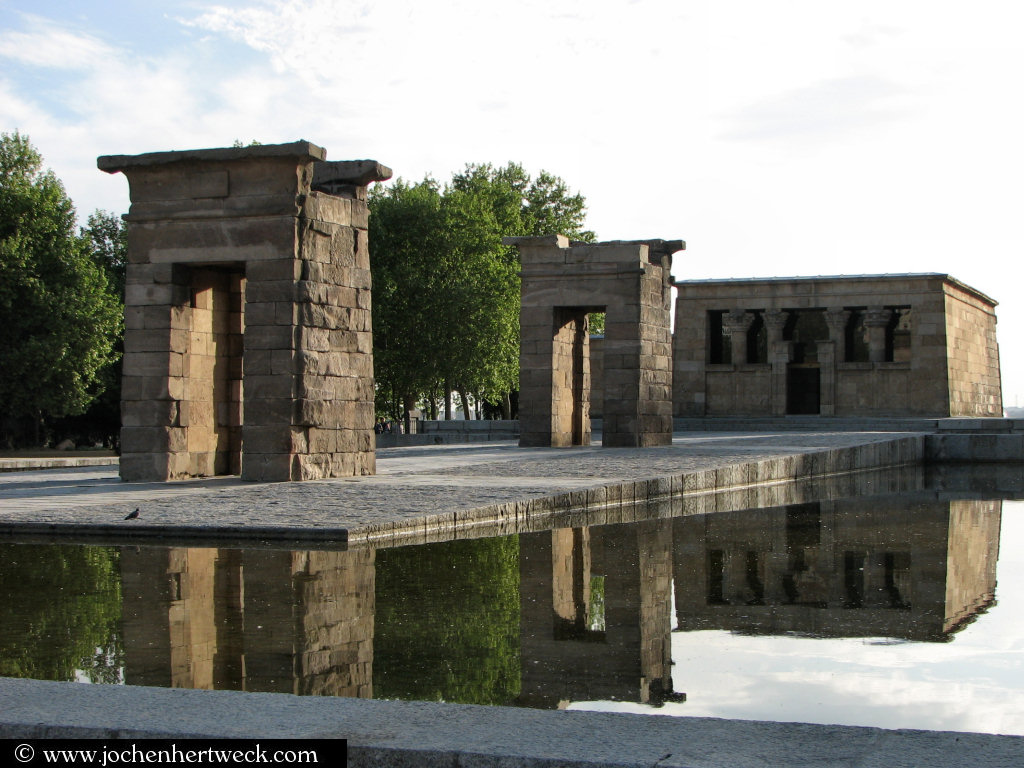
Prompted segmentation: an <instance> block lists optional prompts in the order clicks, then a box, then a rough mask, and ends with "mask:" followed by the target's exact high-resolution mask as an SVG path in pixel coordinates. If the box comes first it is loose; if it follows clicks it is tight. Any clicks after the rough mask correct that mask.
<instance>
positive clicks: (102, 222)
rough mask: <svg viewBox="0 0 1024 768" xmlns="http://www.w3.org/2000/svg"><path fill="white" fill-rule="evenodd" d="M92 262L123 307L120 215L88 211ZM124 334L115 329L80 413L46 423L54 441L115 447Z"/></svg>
mask: <svg viewBox="0 0 1024 768" xmlns="http://www.w3.org/2000/svg"><path fill="white" fill-rule="evenodd" d="M81 236H82V237H83V238H85V240H86V242H87V244H88V246H89V252H90V254H91V256H92V260H93V262H94V263H95V264H96V266H98V267H99V268H100V269H102V270H103V273H104V274H105V275H106V277H107V285H108V287H109V289H110V292H111V293H112V294H113V295H114V296H115V297H116V298H117V302H118V307H119V311H120V312H122V314H123V309H124V284H125V265H126V263H127V259H128V236H127V230H126V229H125V226H124V222H123V221H122V220H121V217H120V216H117V215H116V214H113V213H108V212H107V211H102V210H97V211H94V212H93V213H92V214H90V216H89V219H88V223H87V225H86V226H85V227H83V228H82V230H81ZM123 355H124V335H123V334H122V333H118V335H117V339H116V340H115V342H114V359H113V360H111V361H110V362H109V363H107V364H106V365H105V366H103V368H101V369H100V371H99V372H98V373H97V376H96V380H97V390H98V394H97V396H96V398H95V399H94V400H93V401H92V402H91V403H90V404H89V406H88V407H87V408H86V410H85V412H84V413H81V414H76V415H73V416H65V417H63V418H60V419H56V420H54V421H52V422H50V423H49V425H48V426H49V432H50V433H51V436H52V440H53V441H54V442H55V443H56V442H59V441H61V440H63V439H65V438H68V439H71V440H73V441H74V442H75V443H77V444H82V443H85V444H87V445H96V444H101V445H103V446H104V447H107V448H117V447H118V446H119V444H120V438H121V362H122V357H123Z"/></svg>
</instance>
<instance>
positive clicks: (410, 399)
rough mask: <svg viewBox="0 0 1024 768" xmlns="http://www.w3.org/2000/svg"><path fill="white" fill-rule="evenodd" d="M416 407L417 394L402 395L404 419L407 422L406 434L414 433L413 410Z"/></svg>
mask: <svg viewBox="0 0 1024 768" xmlns="http://www.w3.org/2000/svg"><path fill="white" fill-rule="evenodd" d="M415 408H416V395H404V396H403V397H402V420H403V421H404V422H405V434H407V435H409V434H412V415H411V414H412V411H413V410H415Z"/></svg>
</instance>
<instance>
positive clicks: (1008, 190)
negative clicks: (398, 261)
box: [0, 0, 1024, 406]
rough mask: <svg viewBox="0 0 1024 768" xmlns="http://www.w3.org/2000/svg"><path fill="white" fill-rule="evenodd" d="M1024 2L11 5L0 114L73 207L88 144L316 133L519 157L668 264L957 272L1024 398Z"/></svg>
mask: <svg viewBox="0 0 1024 768" xmlns="http://www.w3.org/2000/svg"><path fill="white" fill-rule="evenodd" d="M1022 28H1024V4H1021V3H1019V2H1014V1H1013V0H986V1H985V2H982V3H974V4H971V5H969V6H968V5H967V4H964V3H962V2H947V1H946V0H930V1H929V2H918V1H917V0H901V2H898V3H894V2H891V0H885V1H884V2H877V1H876V0H863V1H862V2H859V3H839V2H835V1H830V0H774V1H773V2H770V3H768V2H764V1H763V0H730V1H729V2H722V1H721V0H718V1H717V2H715V0H517V2H515V3H495V2H488V0H433V2H429V3H427V2H412V1H411V0H369V1H367V2H362V1H361V0H239V1H237V2H220V3H209V2H198V1H192V0H161V2H159V3H156V2H146V1H145V0H123V1H122V0H111V1H108V2H102V1H101V0H66V1H64V2H60V1H57V2H50V1H48V0H34V1H33V2H26V1H25V0H0V130H2V131H5V132H12V131H15V130H16V131H20V132H21V133H23V134H25V135H27V136H28V137H29V138H30V140H31V141H32V143H33V144H34V145H35V147H36V148H37V149H38V150H39V151H40V153H41V154H42V155H43V157H44V160H45V162H46V164H47V166H48V167H50V168H52V169H53V171H54V172H55V173H56V174H57V176H58V177H60V178H61V179H62V180H63V182H64V184H65V186H66V187H67V190H68V193H69V195H70V196H71V198H72V199H73V200H74V202H75V204H76V207H77V209H78V211H79V215H80V217H81V218H83V219H84V218H85V217H86V216H87V215H88V214H89V213H91V212H92V211H94V210H95V209H97V208H99V209H104V210H107V211H111V212H115V213H123V212H126V211H127V209H128V205H129V201H128V184H127V181H126V180H125V179H124V177H123V176H121V175H114V176H110V175H107V174H104V173H102V172H100V171H98V170H97V169H96V158H97V156H99V155H107V154H137V153H142V152H155V151H165V150H182V149H197V148H204V147H221V146H230V145H231V144H232V143H233V142H234V141H236V140H239V141H242V142H245V143H248V142H250V141H253V140H257V141H260V142H262V143H265V144H267V143H278V142H290V141H296V140H299V139H305V140H308V141H312V142H314V143H315V144H318V145H320V146H322V147H325V148H326V149H327V152H328V158H329V159H333V160H345V159H360V158H371V159H374V160H378V161H380V162H381V163H383V164H384V165H387V166H389V167H390V168H392V169H393V170H394V173H395V175H396V177H402V178H404V179H406V180H409V181H418V180H420V179H422V178H424V177H425V176H427V175H428V174H429V175H431V176H433V177H434V178H435V179H437V180H439V181H441V182H444V181H446V180H447V179H449V178H450V177H451V175H452V174H453V173H455V172H457V171H459V170H461V169H462V168H464V167H465V165H466V164H467V163H486V162H489V163H494V164H496V165H504V164H505V163H507V162H509V161H514V162H519V163H522V164H523V166H524V167H525V168H526V169H527V170H528V171H529V172H531V173H533V174H536V173H537V172H539V171H540V170H542V169H543V170H547V171H550V172H551V173H554V174H556V175H558V176H560V177H562V178H563V179H564V180H565V181H566V182H567V183H568V184H569V186H570V187H571V188H572V189H573V190H574V191H577V192H580V193H582V194H583V195H584V196H585V197H586V199H587V204H588V211H589V214H588V221H587V225H588V228H589V229H591V230H594V231H595V232H596V233H597V235H598V238H599V239H601V240H628V239H641V238H664V239H683V240H685V241H686V242H687V250H686V251H685V252H683V253H680V254H677V255H676V257H675V260H674V264H673V270H672V271H673V274H674V275H675V277H676V278H677V279H680V280H685V279H700V278H731V277H760V276H791V275H801V276H810V275H835V274H881V273H894V272H897V273H898V272H941V273H948V274H950V275H952V276H953V277H955V278H957V279H958V280H961V281H963V282H965V283H967V284H968V285H971V286H973V287H974V288H976V289H978V290H980V291H982V292H983V293H985V294H987V295H989V296H991V297H992V298H994V299H995V300H996V301H998V302H999V306H998V307H997V310H996V311H997V315H998V318H999V326H998V335H999V343H1000V349H1001V360H1002V371H1003V397H1004V404H1005V405H1007V406H1013V405H1020V406H1024V354H1022V351H1021V345H1022V343H1024V306H1022V302H1020V301H1019V300H1018V297H1017V294H1018V292H1019V288H1020V286H1021V278H1022V274H1024V266H1022V261H1024V260H1022V258H1021V255H1022V253H1024V228H1022V227H1021V226H1020V223H1019V218H1020V217H1021V213H1022V211H1024V184H1022V181H1021V180H1022V179H1024V140H1022V138H1021V137H1024V108H1022V99H1021V95H1020V92H1021V91H1020V84H1019V80H1020V79H1021V73H1024V45H1021V44H1020V41H1019V38H1020V30H1021V29H1022Z"/></svg>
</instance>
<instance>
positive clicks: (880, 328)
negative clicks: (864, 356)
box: [864, 307, 892, 363]
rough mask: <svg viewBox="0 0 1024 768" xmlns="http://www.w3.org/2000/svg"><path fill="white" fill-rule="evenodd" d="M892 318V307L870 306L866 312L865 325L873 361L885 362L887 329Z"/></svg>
mask: <svg viewBox="0 0 1024 768" xmlns="http://www.w3.org/2000/svg"><path fill="white" fill-rule="evenodd" d="M891 319H892V310H891V309H882V308H880V307H869V308H868V310H867V311H866V312H865V313H864V327H865V328H867V332H868V359H869V360H870V361H871V362H872V363H884V362H885V330H886V328H887V327H888V325H889V321H890V320H891Z"/></svg>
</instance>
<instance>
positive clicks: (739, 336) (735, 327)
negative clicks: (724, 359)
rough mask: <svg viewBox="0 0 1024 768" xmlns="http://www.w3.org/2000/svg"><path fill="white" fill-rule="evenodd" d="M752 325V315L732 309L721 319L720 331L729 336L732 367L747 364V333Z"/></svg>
mask: <svg viewBox="0 0 1024 768" xmlns="http://www.w3.org/2000/svg"><path fill="white" fill-rule="evenodd" d="M753 323H754V315H753V314H751V313H750V312H747V311H746V310H743V309H733V310H731V311H729V312H726V313H725V315H724V316H723V317H722V330H723V331H724V332H725V333H726V334H727V335H728V336H729V340H730V343H731V345H732V364H733V365H734V366H735V365H745V364H746V362H747V331H749V330H750V326H751V325H753Z"/></svg>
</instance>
